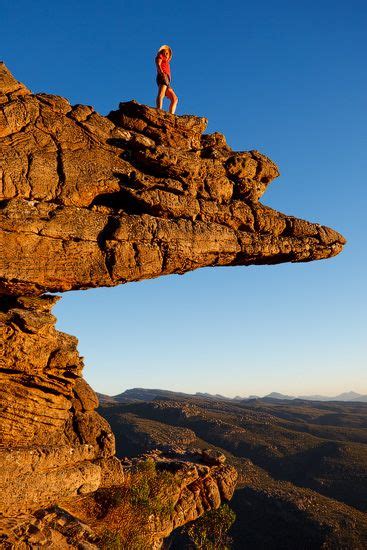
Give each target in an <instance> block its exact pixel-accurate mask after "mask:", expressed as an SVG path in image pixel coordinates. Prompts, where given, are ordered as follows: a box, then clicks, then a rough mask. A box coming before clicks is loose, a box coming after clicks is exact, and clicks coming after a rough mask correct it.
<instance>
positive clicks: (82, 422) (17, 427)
mask: <svg viewBox="0 0 367 550" xmlns="http://www.w3.org/2000/svg"><path fill="white" fill-rule="evenodd" d="M205 127H206V120H205V119H204V118H199V117H193V116H181V117H177V116H174V115H170V114H168V113H165V112H163V111H159V110H156V109H152V108H149V107H146V106H143V105H139V104H137V103H136V102H128V103H121V104H120V107H119V109H118V110H117V111H113V112H111V113H110V114H109V115H108V116H107V117H103V116H101V115H99V114H98V113H96V112H95V111H94V109H93V108H92V107H89V106H83V105H76V106H71V105H70V103H69V102H68V101H67V100H66V99H63V98H61V97H58V96H51V95H47V94H32V93H31V92H30V91H29V90H28V89H27V88H26V87H25V86H24V85H23V84H21V83H19V82H18V81H17V80H16V79H15V78H14V77H13V76H12V75H11V74H10V72H9V71H8V69H7V68H6V67H5V65H4V64H3V63H0V250H1V253H0V299H1V306H0V333H1V341H0V385H1V392H2V404H1V410H0V419H1V432H0V463H1V464H0V465H1V478H0V485H1V490H2V497H3V498H2V500H3V504H2V506H3V507H2V511H1V513H2V514H3V515H5V516H6V517H11V516H14V515H16V514H19V513H26V512H27V513H28V512H30V511H32V510H36V509H37V508H40V507H42V506H53V505H55V504H57V503H58V502H59V501H60V499H64V498H69V497H72V496H73V495H74V496H75V495H80V494H85V493H89V492H93V491H95V490H96V489H97V488H98V487H100V486H102V485H103V484H106V483H107V484H108V483H109V481H108V480H109V479H110V478H111V475H112V477H113V476H115V475H117V474H116V471H120V470H119V468H120V466H119V463H118V462H117V459H114V458H113V457H114V440H113V435H112V433H111V430H110V428H109V425H108V424H107V423H106V422H105V421H104V420H103V419H102V418H101V417H100V416H99V415H98V414H97V413H96V412H95V410H94V409H95V407H96V406H97V399H96V397H95V395H94V392H93V391H92V390H91V389H90V388H89V387H88V386H87V384H86V383H85V382H84V381H83V379H82V378H81V370H82V366H83V365H82V360H81V358H80V357H79V355H78V352H77V348H76V346H77V341H76V339H75V338H74V337H72V336H68V335H66V334H63V333H60V332H58V331H57V330H56V329H55V327H54V323H55V318H54V317H53V316H52V314H51V307H52V305H53V304H54V303H55V301H56V298H55V297H54V296H50V295H45V293H48V292H63V291H67V290H77V289H86V288H92V287H100V286H114V285H117V284H122V283H126V282H129V281H138V280H142V279H147V278H152V277H158V276H161V275H168V274H171V273H184V272H186V271H190V270H193V269H196V268H199V267H205V266H230V265H249V264H272V263H279V262H286V261H291V262H300V261H311V260H317V259H322V258H328V257H331V256H334V255H335V254H337V253H338V252H340V250H341V249H342V246H343V244H344V243H345V240H344V238H343V237H342V236H341V235H339V234H338V233H337V232H336V231H334V230H332V229H329V228H327V227H324V226H320V225H318V224H314V223H310V222H306V221H303V220H299V219H296V218H294V217H292V216H286V215H284V214H281V213H279V212H276V211H275V210H273V209H271V208H268V207H266V206H263V205H262V204H261V203H259V198H260V197H261V195H262V194H263V193H264V192H265V190H266V188H267V186H268V185H269V183H270V182H271V181H272V180H273V179H274V178H276V177H277V176H278V175H279V172H278V168H277V166H276V165H275V164H274V163H273V162H272V161H271V160H270V159H268V158H267V157H266V156H265V155H263V154H261V153H259V152H258V151H248V152H235V151H232V149H231V148H230V147H229V146H228V145H227V143H226V141H225V138H224V136H222V135H221V134H218V133H215V134H211V135H208V134H204V133H203V132H204V131H205ZM111 472H112V473H111ZM118 475H122V474H121V471H120V473H119V474H118ZM215 505H217V501H216V504H215ZM188 515H189V513H188Z"/></svg>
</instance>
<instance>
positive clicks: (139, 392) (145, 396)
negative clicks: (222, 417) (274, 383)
mask: <svg viewBox="0 0 367 550" xmlns="http://www.w3.org/2000/svg"><path fill="white" fill-rule="evenodd" d="M97 395H98V397H99V400H100V402H101V403H108V402H111V403H112V402H113V403H115V402H118V403H133V402H140V401H153V400H154V399H158V398H159V399H170V398H175V399H177V398H179V397H193V394H189V393H183V392H174V391H169V390H160V389H147V388H132V389H129V390H126V391H124V392H123V393H120V394H118V395H115V396H112V397H111V396H108V395H104V394H99V393H97ZM195 396H196V397H201V398H204V399H215V400H219V401H232V402H233V401H240V402H241V401H250V400H254V399H259V400H262V401H269V400H270V401H271V400H273V399H277V400H280V401H293V400H297V399H298V400H303V401H345V402H361V403H367V395H362V394H360V393H356V392H354V391H349V392H344V393H340V394H339V395H336V396H333V397H328V396H325V395H299V396H298V397H295V396H292V395H284V394H282V393H278V392H272V393H269V394H268V395H265V396H264V397H260V396H258V395H250V396H249V397H241V396H236V397H233V398H231V397H226V396H224V395H221V394H215V395H213V394H210V393H201V392H197V393H196V394H194V397H195Z"/></svg>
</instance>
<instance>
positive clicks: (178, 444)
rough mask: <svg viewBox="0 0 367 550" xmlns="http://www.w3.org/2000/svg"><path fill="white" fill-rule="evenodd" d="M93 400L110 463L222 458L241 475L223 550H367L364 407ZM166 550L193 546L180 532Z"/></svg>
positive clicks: (171, 397) (155, 397)
mask: <svg viewBox="0 0 367 550" xmlns="http://www.w3.org/2000/svg"><path fill="white" fill-rule="evenodd" d="M99 398H100V406H99V409H98V412H99V413H100V414H101V415H102V416H103V417H104V418H105V419H106V420H107V421H108V422H109V424H110V425H111V428H112V430H113V432H114V434H115V437H116V448H117V456H118V457H124V456H130V457H135V456H137V455H139V454H142V453H146V452H149V451H150V452H152V451H154V450H156V449H158V450H160V451H164V452H174V453H180V452H193V451H200V450H201V451H202V450H203V449H208V448H209V449H212V450H215V451H217V452H218V453H222V454H223V455H225V457H226V462H227V463H228V464H229V465H231V466H234V467H235V468H236V470H237V472H238V474H239V479H238V484H237V489H236V491H235V494H234V497H233V499H232V501H231V502H230V506H231V508H232V509H233V510H234V512H235V513H236V521H235V523H234V525H233V526H232V528H231V531H230V536H231V538H232V543H231V548H233V549H236V550H237V549H238V550H239V549H243V548H264V549H265V548H279V549H280V548H304V549H310V548H315V549H316V548H348V549H349V548H353V549H356V548H357V549H359V548H360V549H362V548H366V546H367V515H366V510H367V499H366V495H367V445H366V443H367V404H366V403H362V402H360V403H357V402H321V401H305V400H301V399H295V400H292V401H289V400H281V399H272V398H265V399H246V400H243V401H234V400H228V399H224V398H223V399H221V398H217V397H213V396H205V395H204V396H197V395H196V396H188V395H185V394H180V393H176V394H175V393H174V392H165V391H163V390H142V389H138V390H128V391H127V392H125V393H123V394H120V395H118V396H115V397H112V398H111V397H107V396H103V395H100V396H99ZM166 547H167V548H172V549H186V548H187V549H188V548H192V546H190V543H189V542H188V540H187V537H186V538H185V534H184V533H183V532H182V531H180V530H179V529H178V530H176V531H174V532H173V534H172V535H171V537H170V538H169V539H168V541H167V543H166Z"/></svg>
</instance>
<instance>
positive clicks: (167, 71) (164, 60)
mask: <svg viewBox="0 0 367 550" xmlns="http://www.w3.org/2000/svg"><path fill="white" fill-rule="evenodd" d="M159 59H160V60H161V70H162V73H164V74H168V76H169V77H171V69H170V66H169V61H168V59H167V57H165V56H164V55H163V53H159V54H158V55H157V57H156V61H157V62H158V60H159Z"/></svg>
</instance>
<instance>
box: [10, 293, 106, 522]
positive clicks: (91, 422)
mask: <svg viewBox="0 0 367 550" xmlns="http://www.w3.org/2000/svg"><path fill="white" fill-rule="evenodd" d="M57 300H58V298H57V297H55V296H42V297H20V298H10V299H4V298H3V300H2V304H1V306H0V343H1V347H0V387H1V410H0V416H1V428H0V429H1V431H0V441H1V445H0V490H1V495H2V498H1V504H2V506H1V513H2V514H4V515H5V516H7V517H9V516H12V515H17V514H19V513H25V512H27V511H29V510H32V509H33V510H34V509H37V508H39V507H40V506H43V505H48V504H51V503H53V502H55V500H56V501H57V500H58V499H60V498H64V497H67V496H72V495H78V494H83V493H85V492H88V491H93V490H95V489H97V488H98V487H99V486H100V484H101V479H102V477H103V475H105V472H106V471H108V470H109V469H110V468H111V461H112V462H114V461H116V462H117V459H113V458H112V457H113V455H114V453H115V443H114V437H113V434H112V432H111V428H110V426H109V424H108V423H107V421H106V420H104V419H103V418H102V417H101V416H100V415H99V414H97V413H96V412H95V410H94V409H95V408H96V407H97V406H98V400H97V398H96V396H95V394H94V392H93V390H92V389H91V388H90V387H89V386H88V384H87V383H86V382H85V380H83V379H82V378H81V371H82V367H83V363H82V359H81V357H80V356H79V354H78V351H77V339H76V338H75V337H73V336H69V335H67V334H63V333H61V332H59V331H57V330H56V329H55V327H54V324H55V322H56V318H55V317H54V316H53V315H52V314H51V313H50V309H51V307H52V305H53V304H54V303H55V302H56V301H57ZM116 467H117V466H116Z"/></svg>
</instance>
